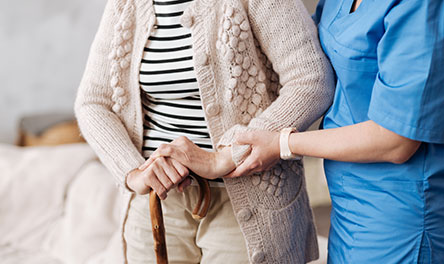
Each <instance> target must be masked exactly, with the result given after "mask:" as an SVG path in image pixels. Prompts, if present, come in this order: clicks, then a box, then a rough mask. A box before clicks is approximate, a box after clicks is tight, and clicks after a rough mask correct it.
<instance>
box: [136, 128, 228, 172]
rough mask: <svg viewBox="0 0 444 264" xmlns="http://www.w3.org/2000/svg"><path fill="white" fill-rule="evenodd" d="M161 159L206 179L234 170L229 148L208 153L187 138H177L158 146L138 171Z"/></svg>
mask: <svg viewBox="0 0 444 264" xmlns="http://www.w3.org/2000/svg"><path fill="white" fill-rule="evenodd" d="M161 157H169V158H172V159H173V160H176V161H178V162H180V163H181V164H182V165H184V166H186V167H187V168H188V169H189V170H191V171H193V172H194V173H196V174H197V175H199V176H201V177H203V178H207V179H216V178H219V177H222V176H224V175H226V174H227V173H229V172H230V171H232V170H233V169H234V168H235V165H234V162H233V160H232V158H231V151H230V149H229V148H225V149H223V150H222V151H220V152H208V151H205V150H203V149H201V148H200V147H198V146H197V145H196V144H194V143H193V142H191V140H189V139H188V138H186V137H178V138H177V139H175V140H174V141H173V142H171V143H170V144H162V145H160V146H159V148H158V149H157V150H156V151H155V152H154V153H153V154H152V155H151V156H150V158H149V159H148V160H147V161H146V162H145V163H144V164H143V165H142V166H140V167H139V169H142V170H143V169H145V168H147V167H149V166H150V165H151V164H152V163H154V162H156V160H157V159H159V158H161Z"/></svg>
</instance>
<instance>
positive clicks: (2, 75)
mask: <svg viewBox="0 0 444 264" xmlns="http://www.w3.org/2000/svg"><path fill="white" fill-rule="evenodd" d="M6 2H7V3H6ZM105 2H106V0H71V1H68V0H64V1H62V0H15V1H10V0H9V1H8V0H0V3H1V5H0V6H1V7H2V8H1V9H0V40H1V41H0V58H1V59H0V80H1V85H0V124H1V125H0V142H10V143H11V142H12V141H13V139H14V138H15V126H16V125H17V122H18V118H19V117H20V116H22V115H26V114H30V113H38V112H45V111H66V112H72V107H73V101H74V97H75V93H76V90H77V86H78V83H79V81H80V78H81V75H82V73H83V69H84V66H85V63H86V59H87V54H88V50H89V46H90V44H91V41H92V39H93V37H94V34H95V31H96V29H97V26H98V23H99V20H100V17H101V13H102V11H103V8H104V4H105Z"/></svg>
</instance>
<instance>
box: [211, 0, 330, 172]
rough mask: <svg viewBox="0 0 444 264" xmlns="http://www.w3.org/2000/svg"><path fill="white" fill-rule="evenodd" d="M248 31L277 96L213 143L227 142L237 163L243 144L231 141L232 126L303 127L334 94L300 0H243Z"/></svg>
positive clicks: (242, 156) (327, 67)
mask: <svg viewBox="0 0 444 264" xmlns="http://www.w3.org/2000/svg"><path fill="white" fill-rule="evenodd" d="M247 5H248V7H247V8H248V17H249V21H250V25H251V28H252V31H253V34H254V36H255V38H256V39H257V41H258V42H259V44H260V47H261V49H262V51H263V52H264V53H265V55H266V56H267V58H268V59H269V60H270V62H271V64H272V66H273V70H274V72H276V73H277V74H278V76H279V82H280V85H281V86H282V88H281V89H280V90H279V96H278V97H277V98H276V100H274V101H273V102H272V103H271V104H270V105H269V106H268V107H267V108H266V109H264V111H263V113H262V114H260V115H259V116H257V117H256V118H253V119H252V120H251V121H250V123H249V124H248V126H242V125H236V126H234V127H232V128H230V129H229V130H228V131H226V133H225V134H224V135H223V136H222V138H221V140H220V141H219V143H218V148H220V147H223V146H231V147H232V156H233V161H234V162H235V163H236V164H240V163H241V162H242V161H243V160H244V159H245V158H246V156H247V155H248V154H249V151H250V150H251V148H250V147H249V146H239V145H237V144H235V142H234V138H235V134H236V132H237V131H247V130H270V131H280V130H281V129H282V128H285V127H295V128H296V129H297V130H298V131H304V130H306V129H307V128H308V127H309V126H310V125H311V124H312V123H313V122H314V121H315V120H316V119H318V118H319V117H320V116H321V115H322V114H323V113H324V112H325V111H326V110H327V108H328V107H329V106H330V104H331V102H332V99H333V94H334V79H333V72H332V69H331V66H330V63H329V62H328V60H327V58H326V56H325V55H324V53H323V52H322V49H321V46H320V43H319V39H318V36H317V29H316V26H315V24H314V22H313V20H312V19H311V17H310V15H309V13H308V11H307V10H306V8H305V6H304V5H303V3H302V2H301V1H300V0H292V1H288V0H268V1H263V0H248V1H247Z"/></svg>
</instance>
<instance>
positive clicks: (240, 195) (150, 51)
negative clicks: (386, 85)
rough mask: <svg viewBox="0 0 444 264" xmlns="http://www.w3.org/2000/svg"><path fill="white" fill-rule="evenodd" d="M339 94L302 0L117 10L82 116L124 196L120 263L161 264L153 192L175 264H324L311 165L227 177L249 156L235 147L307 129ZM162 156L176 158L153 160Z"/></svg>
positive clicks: (124, 1) (89, 74) (98, 48)
mask: <svg viewBox="0 0 444 264" xmlns="http://www.w3.org/2000/svg"><path fill="white" fill-rule="evenodd" d="M333 87H334V86H333V77H332V71H331V68H330V65H329V62H328V61H327V59H326V57H325V56H324V55H323V53H322V50H321V47H320V45H319V42H318V38H317V31H316V27H315V25H314V23H313V21H312V20H311V18H310V16H309V14H308V13H307V11H306V9H305V7H304V6H303V4H302V2H301V1H300V0H293V1H286V0H285V1H283V0H270V1H263V0H222V1H209V0H195V1H190V0H178V1H171V0H169V1H166V0H156V1H151V0H144V1H142V0H109V1H108V3H107V5H106V9H105V13H104V15H103V18H102V21H101V23H100V27H99V30H98V33H97V35H96V37H95V40H94V43H93V45H92V48H91V53H90V57H89V60H88V64H87V67H86V70H85V74H84V76H83V79H82V82H81V85H80V88H79V92H78V97H77V100H76V105H75V110H76V115H77V118H78V121H79V125H80V128H81V131H82V134H83V135H84V137H85V138H86V140H87V141H88V143H89V144H90V145H91V146H92V148H93V149H94V150H95V151H96V152H97V155H98V156H99V158H100V159H101V160H102V161H103V163H104V164H105V165H106V166H107V167H108V169H109V170H110V171H111V172H112V175H113V176H114V177H115V179H116V182H117V183H118V185H119V186H120V187H121V188H122V190H123V191H124V197H125V201H124V204H123V206H124V209H125V210H124V212H123V216H122V229H121V230H122V233H123V234H122V238H124V239H123V241H122V242H123V244H122V257H123V259H124V260H126V261H127V262H128V263H130V264H132V263H154V262H155V260H154V258H155V257H154V251H153V241H152V233H151V227H150V224H149V212H148V198H147V196H146V195H145V194H147V193H148V192H150V191H151V190H154V191H155V192H156V193H157V194H158V195H159V196H160V198H162V199H164V201H163V209H164V213H165V215H164V219H165V226H166V232H167V234H166V235H167V246H168V250H169V252H170V254H169V258H170V262H171V263H248V262H251V263H265V262H266V263H305V262H308V261H311V260H313V259H316V258H317V256H318V252H317V242H316V232H315V228H314V225H313V218H312V213H311V209H310V206H309V203H308V197H307V193H306V189H305V182H304V175H303V168H302V164H301V162H299V161H285V162H281V163H279V164H276V165H275V166H274V167H273V169H272V170H271V171H269V172H266V173H263V174H257V175H254V176H248V177H243V178H238V179H230V180H224V181H221V180H220V179H218V178H220V177H221V176H223V175H225V174H227V173H229V172H230V171H232V170H233V169H235V167H236V166H237V165H239V164H240V163H241V162H242V161H243V159H244V158H245V156H246V155H247V154H248V153H249V151H250V148H248V147H244V146H240V145H238V144H236V143H235V134H236V133H237V132H239V131H247V130H255V129H256V130H257V129H267V130H274V131H278V130H280V129H282V128H284V127H290V126H291V127H296V128H297V129H298V130H299V131H303V130H304V129H306V128H307V127H308V126H309V125H310V124H311V123H312V122H313V121H315V120H316V119H317V118H319V116H321V115H322V114H323V113H324V111H325V110H326V109H327V108H328V106H329V105H330V103H331V100H332V95H333ZM171 141H173V143H172V144H170V145H165V144H163V142H165V143H168V142H171ZM159 146H162V147H160V148H159V150H158V147H159ZM156 150H158V152H162V151H165V152H169V153H170V154H171V155H170V156H171V157H167V158H163V157H159V158H154V157H158V156H159V155H154V156H153V158H151V159H149V157H150V156H151V155H152V154H153V152H154V151H156ZM146 159H148V161H147V162H146V163H145V161H146ZM144 163H145V164H144ZM190 171H193V172H194V173H196V174H198V175H200V176H203V177H207V178H211V179H214V180H213V181H211V186H212V187H211V189H212V204H211V207H210V209H209V211H208V214H207V216H206V217H205V218H204V219H202V220H196V219H193V218H192V217H191V212H190V211H191V205H192V204H194V203H195V201H196V199H197V196H198V193H197V190H196V186H190V187H188V188H187V189H186V190H183V187H184V186H185V185H188V184H189V183H190V181H189V179H188V178H187V175H188V174H189V173H190ZM176 186H178V187H179V190H180V191H183V192H178V191H176V189H174V188H175V187H176ZM170 190H171V191H170ZM168 191H169V192H168ZM167 195H168V198H167Z"/></svg>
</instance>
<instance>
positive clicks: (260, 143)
mask: <svg viewBox="0 0 444 264" xmlns="http://www.w3.org/2000/svg"><path fill="white" fill-rule="evenodd" d="M236 142H237V144H239V145H251V148H252V149H251V153H250V155H249V156H248V157H247V158H246V159H245V161H244V162H243V163H242V164H241V165H239V167H237V168H236V169H235V170H234V171H233V172H231V173H230V174H228V175H227V176H225V177H224V178H235V177H240V176H245V175H251V174H253V173H256V172H262V171H266V170H269V169H271V168H272V167H273V166H274V165H275V164H276V163H277V162H278V161H279V160H280V149H279V132H270V131H252V132H244V133H239V134H237V135H236Z"/></svg>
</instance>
